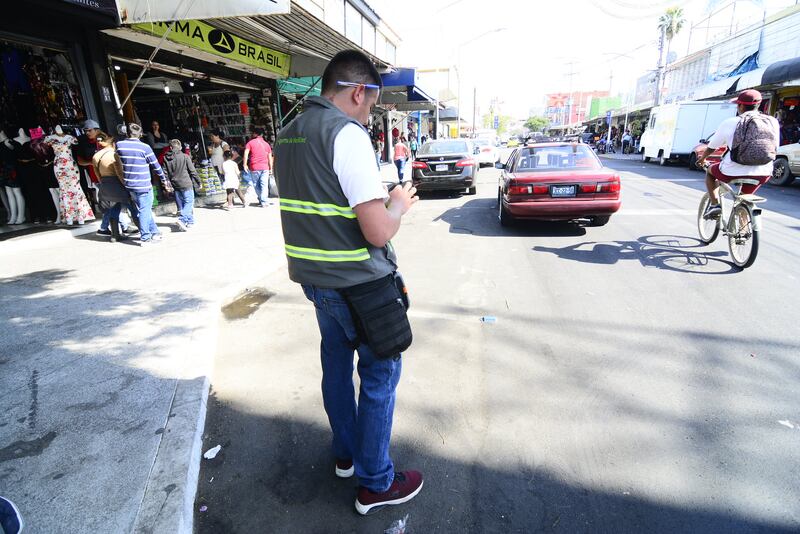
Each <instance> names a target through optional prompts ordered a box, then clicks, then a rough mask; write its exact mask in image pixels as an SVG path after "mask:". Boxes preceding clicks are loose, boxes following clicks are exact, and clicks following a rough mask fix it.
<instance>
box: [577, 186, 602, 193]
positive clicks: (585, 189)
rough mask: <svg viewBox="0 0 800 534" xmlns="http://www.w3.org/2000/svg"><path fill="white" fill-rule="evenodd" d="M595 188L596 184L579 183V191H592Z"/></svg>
mask: <svg viewBox="0 0 800 534" xmlns="http://www.w3.org/2000/svg"><path fill="white" fill-rule="evenodd" d="M596 190H597V191H599V189H597V184H581V193H594V192H595V191H596Z"/></svg>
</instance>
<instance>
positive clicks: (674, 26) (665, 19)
mask: <svg viewBox="0 0 800 534" xmlns="http://www.w3.org/2000/svg"><path fill="white" fill-rule="evenodd" d="M684 24H686V19H685V18H684V17H683V8H681V7H671V8H669V9H667V11H666V12H665V13H664V14H663V15H661V16H660V17H659V18H658V30H659V31H663V32H664V36H665V37H666V38H667V41H672V39H673V38H674V37H675V36H676V35H678V33H680V31H681V30H682V29H683V25H684Z"/></svg>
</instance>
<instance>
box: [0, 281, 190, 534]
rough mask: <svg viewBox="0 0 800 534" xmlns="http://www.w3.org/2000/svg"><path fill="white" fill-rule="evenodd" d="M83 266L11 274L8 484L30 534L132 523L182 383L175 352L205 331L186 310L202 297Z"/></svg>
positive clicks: (2, 345)
mask: <svg viewBox="0 0 800 534" xmlns="http://www.w3.org/2000/svg"><path fill="white" fill-rule="evenodd" d="M76 276H77V274H76V273H75V272H73V271H71V270H66V269H50V270H43V271H36V272H30V273H27V274H24V275H19V276H12V277H5V278H0V407H2V408H0V414H2V415H1V416H0V493H2V494H3V495H4V496H6V497H8V498H11V499H12V500H14V501H15V502H16V504H17V505H18V506H19V507H20V509H21V511H22V514H23V515H24V517H25V520H26V523H27V524H28V525H29V526H30V527H31V532H59V531H64V529H65V527H64V525H69V528H68V529H67V530H69V531H72V532H130V531H131V529H132V526H133V524H134V520H135V517H136V513H137V510H138V508H139V506H140V505H141V503H142V496H143V493H144V491H145V485H146V483H147V481H148V477H149V474H150V473H149V468H150V467H151V466H152V465H153V458H154V457H155V455H156V452H157V451H158V449H159V443H160V442H161V441H162V439H163V438H162V433H164V432H165V431H164V427H165V425H166V426H168V425H167V421H168V420H169V419H168V416H170V417H171V415H170V412H169V410H170V406H171V402H172V398H173V395H174V393H175V391H176V387H177V386H176V383H177V382H180V380H177V379H176V378H174V377H175V376H177V373H179V371H180V369H178V368H176V364H175V361H174V359H172V353H174V347H176V346H180V341H181V340H184V341H185V340H187V339H189V337H190V336H191V335H192V332H193V330H195V329H194V328H193V327H192V325H191V322H190V321H183V320H182V319H181V318H182V317H184V316H185V315H186V314H187V312H189V311H194V310H196V309H197V308H198V307H199V306H200V305H201V304H202V300H201V299H198V298H195V297H193V296H190V295H187V294H183V293H179V292H176V293H173V294H170V295H163V294H160V295H159V294H153V293H151V292H149V291H148V290H147V287H146V286H143V287H142V290H141V291H129V290H115V289H109V290H98V289H93V288H91V287H84V286H83V285H82V284H80V283H75V282H73V281H72V280H71V279H72V278H74V277H76ZM143 280H146V278H143ZM170 349H172V353H170V352H169V351H170ZM184 475H185V473H184ZM184 489H185V488H179V491H174V492H173V493H172V496H171V499H169V501H170V502H165V503H164V504H165V509H168V510H174V509H175V505H176V504H179V501H180V499H181V498H183V495H185V493H184ZM167 497H170V495H167ZM173 501H178V502H173ZM86 503H92V504H91V506H90V507H88V508H87V507H86V506H85V504H86Z"/></svg>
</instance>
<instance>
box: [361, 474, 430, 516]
mask: <svg viewBox="0 0 800 534" xmlns="http://www.w3.org/2000/svg"><path fill="white" fill-rule="evenodd" d="M421 489H422V473H420V472H419V471H402V472H400V473H395V474H394V480H393V481H392V485H391V486H389V489H388V490H386V491H384V492H383V493H375V492H372V491H370V490H368V489H367V488H362V487H359V488H358V496H357V497H356V511H357V512H358V513H359V514H361V515H367V514H368V513H370V511H372V509H373V508H379V509H380V508H383V507H384V506H390V505H393V504H403V503H404V502H408V501H410V500H411V499H413V498H414V497H416V496H417V493H419V490H421Z"/></svg>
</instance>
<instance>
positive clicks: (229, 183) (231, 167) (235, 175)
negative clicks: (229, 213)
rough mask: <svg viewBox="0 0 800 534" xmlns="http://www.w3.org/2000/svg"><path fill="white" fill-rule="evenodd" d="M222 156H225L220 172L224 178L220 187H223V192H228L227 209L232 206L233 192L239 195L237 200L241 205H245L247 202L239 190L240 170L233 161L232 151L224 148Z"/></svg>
mask: <svg viewBox="0 0 800 534" xmlns="http://www.w3.org/2000/svg"><path fill="white" fill-rule="evenodd" d="M222 157H223V158H225V161H224V163H223V164H222V172H223V174H224V175H225V180H224V182H223V183H222V187H224V188H225V192H226V193H227V194H228V204H227V206H226V208H227V209H230V208H232V207H233V198H234V194H235V195H237V196H238V197H239V200H241V201H242V207H243V208H246V207H247V202H245V200H244V195H242V192H241V191H240V190H239V181H240V180H241V172H240V171H239V165H237V164H236V162H235V161H233V153H232V152H231V151H230V150H226V151H225V152H224V153H223V154H222Z"/></svg>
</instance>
